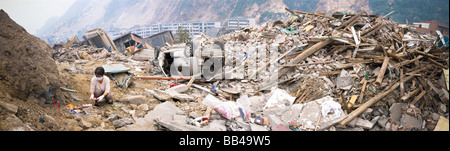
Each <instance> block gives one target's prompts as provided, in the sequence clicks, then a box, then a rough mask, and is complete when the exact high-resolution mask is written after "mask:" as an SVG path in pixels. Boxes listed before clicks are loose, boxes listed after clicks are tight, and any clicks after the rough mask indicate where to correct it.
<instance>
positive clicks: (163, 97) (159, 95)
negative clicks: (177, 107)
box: [146, 90, 172, 101]
mask: <svg viewBox="0 0 450 151" xmlns="http://www.w3.org/2000/svg"><path fill="white" fill-rule="evenodd" d="M146 91H147V92H148V93H149V94H150V95H152V96H153V97H155V98H156V99H158V100H160V101H168V100H170V99H171V98H172V97H171V96H170V95H169V94H168V93H166V92H165V91H161V90H146Z"/></svg>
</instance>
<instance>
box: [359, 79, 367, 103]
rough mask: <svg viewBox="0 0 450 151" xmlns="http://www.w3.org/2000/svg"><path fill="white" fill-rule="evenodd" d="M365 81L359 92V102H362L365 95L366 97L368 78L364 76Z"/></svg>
mask: <svg viewBox="0 0 450 151" xmlns="http://www.w3.org/2000/svg"><path fill="white" fill-rule="evenodd" d="M363 81H364V84H363V86H362V90H361V94H359V99H358V103H362V100H363V97H364V91H365V90H366V86H367V79H366V78H364V79H363Z"/></svg>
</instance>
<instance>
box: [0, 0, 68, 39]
mask: <svg viewBox="0 0 450 151" xmlns="http://www.w3.org/2000/svg"><path fill="white" fill-rule="evenodd" d="M74 2H75V0H0V9H3V10H4V11H5V12H6V13H8V15H9V17H11V18H12V19H13V20H14V21H15V22H17V23H18V24H20V25H21V26H22V27H24V28H25V29H26V30H27V31H28V32H29V33H31V34H36V31H37V30H38V29H39V28H41V27H42V26H43V25H44V24H45V22H46V21H47V19H49V18H51V17H55V16H62V15H63V14H64V13H65V12H66V10H67V9H69V7H70V6H71V5H72V4H73V3H74Z"/></svg>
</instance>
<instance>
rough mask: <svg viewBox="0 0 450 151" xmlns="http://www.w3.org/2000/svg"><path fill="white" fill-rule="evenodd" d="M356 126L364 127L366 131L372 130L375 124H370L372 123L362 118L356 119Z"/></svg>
mask: <svg viewBox="0 0 450 151" xmlns="http://www.w3.org/2000/svg"><path fill="white" fill-rule="evenodd" d="M356 126H359V127H362V128H364V129H372V127H373V124H372V123H370V121H368V120H365V119H362V118H357V119H356Z"/></svg>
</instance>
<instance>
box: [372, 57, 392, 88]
mask: <svg viewBox="0 0 450 151" xmlns="http://www.w3.org/2000/svg"><path fill="white" fill-rule="evenodd" d="M389 60H390V59H389V57H387V56H386V57H384V61H383V65H382V66H381V69H380V73H379V74H378V77H377V80H376V81H375V83H377V84H379V85H381V83H382V82H383V78H384V74H385V73H386V69H387V66H388V64H389Z"/></svg>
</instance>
